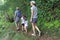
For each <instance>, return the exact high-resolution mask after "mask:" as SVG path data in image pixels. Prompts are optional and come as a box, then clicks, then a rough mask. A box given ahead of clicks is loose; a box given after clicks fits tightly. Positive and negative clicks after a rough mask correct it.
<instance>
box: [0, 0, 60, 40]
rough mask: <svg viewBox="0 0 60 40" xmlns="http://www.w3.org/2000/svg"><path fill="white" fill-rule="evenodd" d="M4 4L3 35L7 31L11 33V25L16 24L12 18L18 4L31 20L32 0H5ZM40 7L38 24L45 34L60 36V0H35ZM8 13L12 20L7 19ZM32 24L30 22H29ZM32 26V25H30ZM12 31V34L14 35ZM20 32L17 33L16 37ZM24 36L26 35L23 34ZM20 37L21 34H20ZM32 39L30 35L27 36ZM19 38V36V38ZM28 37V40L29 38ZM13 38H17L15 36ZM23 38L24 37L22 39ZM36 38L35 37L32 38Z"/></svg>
mask: <svg viewBox="0 0 60 40" xmlns="http://www.w3.org/2000/svg"><path fill="white" fill-rule="evenodd" d="M4 1H5V3H4V5H0V33H1V35H0V36H2V35H3V34H4V33H5V32H9V33H10V31H11V30H10V29H9V27H10V25H11V26H15V25H14V22H11V20H12V19H13V18H14V11H15V8H16V7H17V6H19V7H20V10H21V11H22V14H25V15H26V16H27V18H28V21H29V20H30V14H31V13H30V3H29V2H30V1H31V0H4ZM35 1H36V4H37V7H38V22H37V25H38V27H39V28H40V30H41V31H42V33H44V34H48V35H50V36H54V34H55V35H56V36H57V37H60V36H59V34H60V0H35ZM5 14H7V15H8V16H9V17H8V18H9V19H10V20H6V15H5ZM29 25H30V23H29ZM29 28H31V25H30V26H29ZM13 34H14V32H12V34H11V35H13ZM17 35H19V34H16V37H17ZM22 36H23V37H24V35H23V34H22ZM16 37H15V38H16ZM18 37H19V36H18ZM27 38H28V39H30V38H29V37H27ZM17 39H18V40H19V38H17ZM28 39H27V40H28ZM13 40H15V39H14V38H13ZM21 40H22V39H21ZM32 40H34V39H32Z"/></svg>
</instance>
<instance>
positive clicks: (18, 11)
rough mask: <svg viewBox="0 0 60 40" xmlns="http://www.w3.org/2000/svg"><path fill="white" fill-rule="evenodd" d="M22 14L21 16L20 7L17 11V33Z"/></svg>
mask: <svg viewBox="0 0 60 40" xmlns="http://www.w3.org/2000/svg"><path fill="white" fill-rule="evenodd" d="M21 16H22V14H21V11H20V10H19V7H16V10H15V24H16V28H17V31H19V30H20V29H19V21H20V18H21Z"/></svg>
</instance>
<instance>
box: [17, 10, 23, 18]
mask: <svg viewBox="0 0 60 40" xmlns="http://www.w3.org/2000/svg"><path fill="white" fill-rule="evenodd" d="M16 11H17V12H16V16H17V17H19V18H21V16H22V14H21V11H20V10H16Z"/></svg>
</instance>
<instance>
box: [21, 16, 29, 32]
mask: <svg viewBox="0 0 60 40" xmlns="http://www.w3.org/2000/svg"><path fill="white" fill-rule="evenodd" d="M21 24H22V31H25V32H26V33H27V27H28V21H27V17H26V16H22V17H21Z"/></svg>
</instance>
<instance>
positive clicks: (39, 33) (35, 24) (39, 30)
mask: <svg viewBox="0 0 60 40" xmlns="http://www.w3.org/2000/svg"><path fill="white" fill-rule="evenodd" d="M35 28H36V30H37V31H38V32H39V36H40V34H41V31H40V30H39V28H38V27H37V25H36V23H35Z"/></svg>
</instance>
